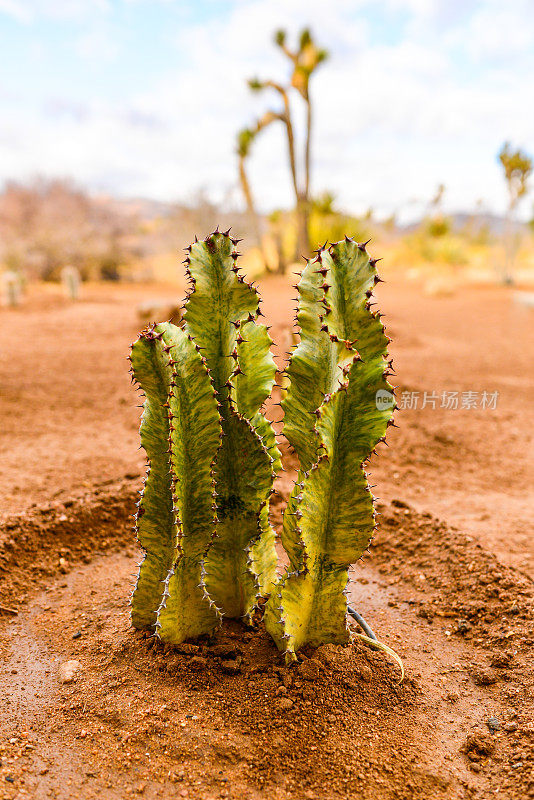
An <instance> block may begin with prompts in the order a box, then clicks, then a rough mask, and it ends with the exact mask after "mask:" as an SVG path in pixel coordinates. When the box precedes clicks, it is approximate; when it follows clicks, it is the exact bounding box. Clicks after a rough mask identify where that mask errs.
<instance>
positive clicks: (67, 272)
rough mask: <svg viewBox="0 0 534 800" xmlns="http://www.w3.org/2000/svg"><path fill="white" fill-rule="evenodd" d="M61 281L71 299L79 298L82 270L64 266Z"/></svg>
mask: <svg viewBox="0 0 534 800" xmlns="http://www.w3.org/2000/svg"><path fill="white" fill-rule="evenodd" d="M61 283H62V284H63V289H64V291H65V295H66V296H67V297H68V299H69V300H77V299H78V297H79V294H80V272H79V270H77V269H76V267H63V269H62V270H61Z"/></svg>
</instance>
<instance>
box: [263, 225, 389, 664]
mask: <svg viewBox="0 0 534 800" xmlns="http://www.w3.org/2000/svg"><path fill="white" fill-rule="evenodd" d="M375 265H376V261H375V260H374V259H371V258H370V257H369V255H368V254H367V251H366V249H365V245H358V244H357V243H355V242H353V241H352V240H350V239H346V240H345V241H343V242H339V243H338V244H335V245H332V246H331V247H330V248H329V249H328V250H326V249H324V248H323V249H322V250H320V251H319V252H318V254H317V258H316V259H314V260H313V261H310V262H308V263H307V266H306V267H305V269H304V271H303V274H302V278H301V281H300V283H299V285H298V290H299V293H300V300H299V308H298V315H297V320H298V323H299V325H300V336H301V341H300V344H299V345H298V346H297V347H296V349H295V351H294V352H293V354H292V357H291V361H290V364H289V367H288V370H287V372H288V377H289V380H290V384H289V387H288V391H287V394H286V397H285V398H284V400H283V402H282V406H283V408H284V411H285V425H284V433H285V435H286V437H287V439H288V440H289V442H290V444H291V445H292V446H293V447H294V449H295V451H296V453H297V455H298V458H299V461H300V472H299V476H298V479H297V483H296V486H295V489H294V491H293V493H292V494H291V497H290V498H289V502H288V505H287V508H286V510H285V513H284V519H283V530H282V543H283V545H284V548H285V550H286V552H287V554H288V557H289V567H288V568H287V571H286V574H285V575H284V576H283V577H282V579H281V580H280V582H279V584H278V586H277V588H276V591H275V592H274V593H273V594H272V596H271V598H270V600H269V603H268V605H267V609H266V614H265V622H266V626H267V629H268V630H269V632H270V633H271V635H272V636H273V638H274V639H275V641H276V643H277V644H278V646H279V648H280V649H281V650H283V651H284V653H285V655H286V660H287V661H291V660H293V659H294V658H295V652H296V651H297V650H298V649H299V648H300V647H302V646H303V645H304V644H307V643H309V644H312V645H319V644H322V643H325V642H334V643H342V642H344V641H346V640H347V639H348V629H347V623H346V615H347V601H346V598H345V590H346V588H347V584H348V569H349V566H350V565H351V564H353V563H354V562H356V561H357V560H358V559H359V558H360V557H361V555H362V554H363V553H364V551H365V550H366V549H367V547H368V546H369V543H370V541H371V537H372V534H373V530H374V527H375V520H374V508H373V497H372V495H371V492H370V490H369V487H368V484H367V478H366V474H365V470H364V466H363V464H364V462H365V461H366V459H368V458H369V456H370V455H371V452H372V451H373V450H374V448H375V446H376V444H377V443H378V442H379V441H381V440H383V438H384V434H385V431H386V427H387V425H388V423H389V422H390V418H391V414H392V411H393V395H391V394H389V395H386V397H387V396H390V397H391V403H390V404H388V403H386V404H384V403H377V397H378V398H380V396H381V395H380V394H378V395H377V392H378V393H380V392H386V393H391V391H392V387H391V386H390V385H389V383H388V382H387V380H386V377H387V368H388V366H389V364H388V361H387V344H388V341H389V339H388V338H387V336H386V335H385V332H384V328H383V325H382V322H381V320H380V317H379V315H378V314H377V313H375V312H372V311H371V309H370V297H371V293H372V290H373V287H374V285H375V283H376V282H377V281H378V280H379V278H378V276H377V273H376V268H375ZM383 396H384V395H382V397H383ZM383 405H385V407H382V406H383Z"/></svg>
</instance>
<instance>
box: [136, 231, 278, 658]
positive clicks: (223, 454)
mask: <svg viewBox="0 0 534 800" xmlns="http://www.w3.org/2000/svg"><path fill="white" fill-rule="evenodd" d="M237 242H238V240H236V239H231V238H230V236H229V233H228V232H226V233H220V232H219V231H216V232H215V233H214V234H212V235H211V236H208V237H207V239H206V240H205V241H203V242H195V244H194V245H192V246H191V247H189V248H188V256H187V258H186V260H185V263H186V271H187V275H188V278H189V280H190V283H191V287H192V288H191V292H190V294H189V296H188V299H187V303H186V306H185V313H184V329H183V330H181V329H179V328H176V327H175V326H174V325H171V324H169V323H167V324H165V325H163V326H161V325H159V326H155V327H154V326H152V327H149V328H148V329H147V330H145V331H144V332H143V333H142V334H141V336H140V338H139V340H138V341H137V342H136V343H135V344H134V345H133V347H132V353H131V363H132V373H133V378H134V380H136V381H137V382H138V383H139V385H140V387H141V389H142V390H143V391H144V393H145V404H144V413H143V421H142V424H141V443H142V445H143V447H144V449H145V451H146V453H147V457H148V461H149V470H148V475H147V479H146V484H145V488H144V491H143V494H142V498H141V500H140V503H139V511H138V514H137V532H138V539H139V542H140V544H141V545H142V547H143V548H144V549H145V552H146V555H145V558H144V560H143V562H142V564H141V567H140V570H139V576H138V579H137V584H136V587H135V590H134V593H133V598H132V622H133V624H134V626H135V627H137V628H147V629H154V628H156V629H157V630H158V632H159V636H160V637H161V638H162V639H163V640H165V641H168V642H172V643H177V642H180V641H183V640H184V639H185V638H189V637H191V636H198V635H200V634H202V633H206V632H209V630H213V628H214V627H215V626H216V624H217V622H218V618H219V617H220V614H221V613H224V614H226V615H227V616H230V617H242V618H245V619H249V618H250V616H251V615H252V613H253V611H254V609H255V607H256V605H257V601H258V598H259V597H260V596H262V595H266V594H267V593H268V591H269V588H270V586H271V584H272V582H273V580H274V578H275V572H276V553H275V549H274V531H273V529H272V527H271V525H270V523H269V510H268V508H269V497H270V494H271V492H272V484H273V480H274V470H275V469H276V468H277V467H278V466H279V464H280V461H279V459H280V454H279V451H278V448H277V446H276V441H275V436H274V431H273V429H272V427H271V425H270V423H269V422H268V421H267V419H266V418H265V416H264V415H263V413H262V411H261V406H262V404H263V403H264V401H265V399H266V398H267V396H268V395H269V394H270V391H271V389H272V386H273V384H274V380H275V371H276V367H275V363H274V360H273V357H272V355H271V353H270V349H269V348H270V344H271V339H270V337H269V334H268V331H267V328H266V327H265V325H261V324H259V323H258V321H257V318H258V316H259V315H260V314H261V311H260V309H259V299H258V295H257V292H256V290H255V289H254V288H252V287H251V286H250V285H249V284H248V283H246V281H245V279H244V278H243V276H242V275H241V274H240V272H239V268H238V267H237V265H236V260H237V258H238V253H237V252H236V250H235V245H237ZM219 440H220V445H219ZM195 587H197V589H195Z"/></svg>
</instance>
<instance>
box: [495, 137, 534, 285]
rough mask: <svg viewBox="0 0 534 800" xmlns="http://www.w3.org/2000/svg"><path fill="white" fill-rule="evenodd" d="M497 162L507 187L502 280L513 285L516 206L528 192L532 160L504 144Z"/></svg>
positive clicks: (515, 250)
mask: <svg viewBox="0 0 534 800" xmlns="http://www.w3.org/2000/svg"><path fill="white" fill-rule="evenodd" d="M499 161H500V162H501V164H502V167H503V169H504V177H505V179H506V185H507V187H508V197H509V200H508V209H507V213H506V224H505V250H506V260H505V265H504V274H503V280H504V282H505V283H513V267H514V262H515V257H516V254H517V248H518V239H517V236H516V234H515V231H514V223H515V221H516V219H515V215H516V211H517V206H518V205H519V201H520V200H521V198H522V197H524V196H525V195H526V194H527V192H528V190H529V186H528V179H529V177H530V174H531V173H532V159H531V158H530V156H528V155H527V154H526V153H525V152H523V151H522V150H520V149H519V148H518V149H517V150H512V147H511V145H510V142H505V143H504V145H503V146H502V148H501V150H500V153H499Z"/></svg>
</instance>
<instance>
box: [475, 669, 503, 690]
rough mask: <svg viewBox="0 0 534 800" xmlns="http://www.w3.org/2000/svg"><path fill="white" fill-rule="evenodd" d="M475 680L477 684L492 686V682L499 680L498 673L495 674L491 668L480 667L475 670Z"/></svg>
mask: <svg viewBox="0 0 534 800" xmlns="http://www.w3.org/2000/svg"><path fill="white" fill-rule="evenodd" d="M472 675H473V682H474V683H475V684H476V685H477V686H491V684H492V683H495V682H496V681H497V677H496V675H494V674H493V673H492V672H490V671H489V670H485V669H478V670H475V671H474V672H473V673H472Z"/></svg>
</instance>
